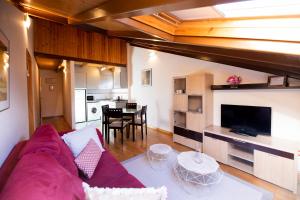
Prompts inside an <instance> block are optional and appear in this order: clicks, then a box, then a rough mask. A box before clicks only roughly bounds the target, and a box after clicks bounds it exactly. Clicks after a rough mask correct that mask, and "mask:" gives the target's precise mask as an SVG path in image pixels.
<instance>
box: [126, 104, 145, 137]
mask: <svg viewBox="0 0 300 200" xmlns="http://www.w3.org/2000/svg"><path fill="white" fill-rule="evenodd" d="M130 124H131V125H133V123H132V122H130ZM144 125H145V129H146V130H145V131H146V136H147V132H148V131H147V129H148V128H147V106H142V110H141V112H140V113H139V116H138V118H135V119H134V126H140V127H141V134H142V140H143V139H144V131H143V130H144V128H143V127H144ZM132 128H135V127H132Z"/></svg>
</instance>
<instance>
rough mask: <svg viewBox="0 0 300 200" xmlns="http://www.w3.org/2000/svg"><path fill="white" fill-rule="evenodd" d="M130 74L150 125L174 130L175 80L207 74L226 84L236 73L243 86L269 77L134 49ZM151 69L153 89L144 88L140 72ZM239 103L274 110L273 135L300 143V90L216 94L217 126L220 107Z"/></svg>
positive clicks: (132, 89)
mask: <svg viewBox="0 0 300 200" xmlns="http://www.w3.org/2000/svg"><path fill="white" fill-rule="evenodd" d="M130 51H131V55H132V56H131V58H130V61H129V63H131V65H129V68H130V69H129V71H131V72H132V74H131V76H132V77H129V80H130V83H129V85H130V93H131V98H132V99H133V100H136V101H137V102H138V103H139V104H146V105H148V120H149V125H150V126H152V127H157V128H160V129H164V130H167V131H172V101H173V99H172V97H173V96H172V95H173V90H172V88H173V82H172V81H173V79H172V78H173V77H174V76H182V75H187V74H190V73H193V72H197V71H205V72H209V73H212V74H213V75H214V84H225V83H226V78H227V77H228V76H230V75H233V74H237V75H240V76H241V77H242V79H243V83H262V82H266V81H267V76H268V74H265V73H260V72H256V71H251V70H246V69H241V68H236V67H231V66H227V65H222V64H217V63H212V62H207V61H201V60H197V59H193V58H187V57H183V56H177V55H172V54H168V53H163V52H156V57H152V58H150V57H149V52H150V50H147V49H142V48H138V47H132V49H131V50H130ZM146 68H152V87H143V86H142V85H141V71H142V70H143V69H146ZM225 103H227V104H240V105H256V106H270V107H272V135H273V136H278V137H281V138H289V139H293V140H300V90H247V91H245V90H244V91H243V90H237V91H230V90H227V91H214V104H213V105H214V108H213V112H214V113H213V114H214V124H215V125H220V107H221V106H220V105H221V104H225Z"/></svg>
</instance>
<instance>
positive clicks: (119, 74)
mask: <svg viewBox="0 0 300 200" xmlns="http://www.w3.org/2000/svg"><path fill="white" fill-rule="evenodd" d="M114 88H115V89H119V88H128V81H127V68H125V67H115V68H114Z"/></svg>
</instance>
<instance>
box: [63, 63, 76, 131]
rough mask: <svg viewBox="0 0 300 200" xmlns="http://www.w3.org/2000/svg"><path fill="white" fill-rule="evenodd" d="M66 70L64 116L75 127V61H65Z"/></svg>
mask: <svg viewBox="0 0 300 200" xmlns="http://www.w3.org/2000/svg"><path fill="white" fill-rule="evenodd" d="M65 67H66V68H65V70H64V80H63V83H64V84H63V85H64V92H63V94H64V118H65V120H66V121H67V122H68V124H69V125H70V127H72V128H74V127H75V116H74V115H75V106H74V98H75V97H74V89H75V88H74V75H75V73H74V61H67V62H65Z"/></svg>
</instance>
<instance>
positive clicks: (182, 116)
mask: <svg viewBox="0 0 300 200" xmlns="http://www.w3.org/2000/svg"><path fill="white" fill-rule="evenodd" d="M174 126H178V127H181V128H186V113H185V112H180V111H174Z"/></svg>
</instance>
